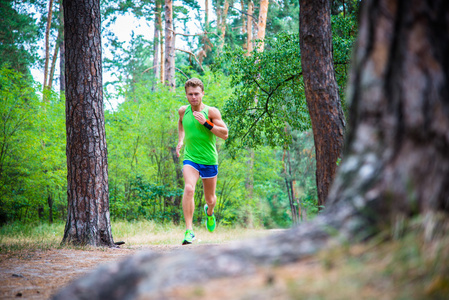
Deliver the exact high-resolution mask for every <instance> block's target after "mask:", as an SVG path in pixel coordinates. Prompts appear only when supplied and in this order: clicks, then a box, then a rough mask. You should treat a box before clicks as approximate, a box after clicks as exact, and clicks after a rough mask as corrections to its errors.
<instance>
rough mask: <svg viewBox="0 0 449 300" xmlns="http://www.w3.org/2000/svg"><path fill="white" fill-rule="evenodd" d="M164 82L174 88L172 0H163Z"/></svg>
mask: <svg viewBox="0 0 449 300" xmlns="http://www.w3.org/2000/svg"><path fill="white" fill-rule="evenodd" d="M164 83H165V85H167V86H170V87H171V88H172V89H174V88H175V33H174V31H173V1H172V0H165V76H164Z"/></svg>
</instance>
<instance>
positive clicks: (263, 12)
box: [257, 0, 268, 52]
mask: <svg viewBox="0 0 449 300" xmlns="http://www.w3.org/2000/svg"><path fill="white" fill-rule="evenodd" d="M267 15H268V0H260V8H259V23H258V24H257V39H258V40H260V41H261V42H260V44H259V47H258V48H257V51H259V52H262V51H263V48H264V42H263V40H264V39H265V29H266V27H267Z"/></svg>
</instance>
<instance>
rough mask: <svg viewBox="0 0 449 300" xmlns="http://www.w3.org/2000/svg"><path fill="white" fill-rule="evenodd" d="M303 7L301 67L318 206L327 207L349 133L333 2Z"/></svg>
mask: <svg viewBox="0 0 449 300" xmlns="http://www.w3.org/2000/svg"><path fill="white" fill-rule="evenodd" d="M299 4H300V7H301V9H300V13H299V20H300V48H301V67H302V72H303V78H304V92H305V95H306V100H307V107H308V108H309V114H310V120H311V122H312V129H313V137H314V139H315V149H316V150H315V151H316V184H317V189H318V205H325V201H326V197H327V195H328V193H329V188H330V186H331V184H332V181H333V179H334V176H335V172H336V170H337V160H338V158H339V157H340V156H341V151H342V148H343V139H344V138H343V134H344V130H345V120H344V114H343V109H342V107H341V101H340V97H339V95H338V85H337V81H336V79H335V70H334V60H333V54H332V30H331V11H330V1H329V0H319V1H308V0H300V3H299Z"/></svg>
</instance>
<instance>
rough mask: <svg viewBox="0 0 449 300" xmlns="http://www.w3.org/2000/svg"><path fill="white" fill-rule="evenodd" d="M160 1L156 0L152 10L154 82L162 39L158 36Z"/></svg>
mask: <svg viewBox="0 0 449 300" xmlns="http://www.w3.org/2000/svg"><path fill="white" fill-rule="evenodd" d="M160 14H161V2H160V1H159V0H156V9H155V11H154V39H153V75H154V81H155V83H156V82H157V80H158V77H159V76H158V74H159V68H158V65H159V43H160V41H161V39H162V37H161V36H159V32H160V31H161V29H160V28H159V19H160V18H161V15H160ZM153 90H154V84H153Z"/></svg>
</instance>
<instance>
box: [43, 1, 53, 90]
mask: <svg viewBox="0 0 449 300" xmlns="http://www.w3.org/2000/svg"><path fill="white" fill-rule="evenodd" d="M52 14H53V0H49V3H48V15H47V27H46V29H45V62H44V89H46V88H47V86H48V83H47V79H48V63H49V61H50V29H51V17H52Z"/></svg>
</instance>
